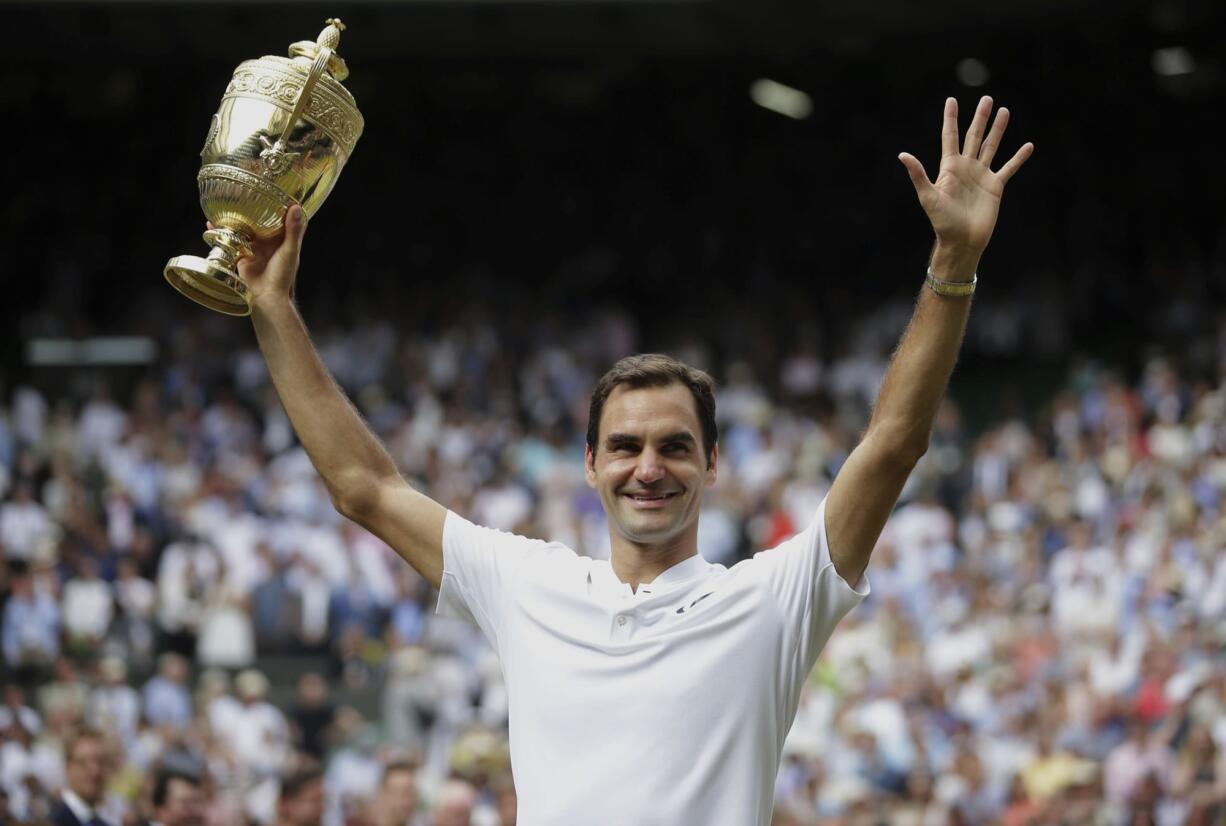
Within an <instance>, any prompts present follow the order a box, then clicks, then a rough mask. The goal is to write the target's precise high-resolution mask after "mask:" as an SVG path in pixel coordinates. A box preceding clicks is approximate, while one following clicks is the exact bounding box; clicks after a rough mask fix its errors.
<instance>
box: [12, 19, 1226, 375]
mask: <svg viewBox="0 0 1226 826" xmlns="http://www.w3.org/2000/svg"><path fill="white" fill-rule="evenodd" d="M0 8H2V9H3V12H4V19H5V21H6V26H5V28H6V30H7V32H8V42H7V45H6V47H5V48H4V50H3V51H2V53H0V98H2V100H3V103H4V111H5V112H6V114H7V115H8V117H7V119H6V120H7V122H8V129H7V130H6V132H7V139H6V140H7V142H8V147H7V149H8V151H7V152H6V160H5V173H4V190H5V199H4V203H3V206H2V207H0V209H2V210H3V211H2V213H0V226H2V227H3V236H4V239H5V243H4V244H3V245H2V247H0V271H2V272H3V273H4V283H5V288H6V289H5V299H4V302H3V310H0V320H2V322H3V324H4V327H5V329H6V330H9V331H11V332H10V334H9V335H6V336H5V339H4V345H3V351H2V354H0V365H2V366H3V370H4V372H5V373H7V374H8V375H10V376H12V377H13V378H14V379H21V378H23V377H26V376H28V374H29V372H30V369H31V368H29V367H28V366H26V364H25V361H24V351H23V342H24V341H26V340H27V339H28V338H29V337H30V336H33V335H36V334H37V335H66V336H81V335H90V334H98V333H119V334H139V335H152V336H155V337H164V336H165V335H166V334H167V333H168V331H169V330H172V329H173V328H174V326H175V325H176V324H177V323H179V319H181V318H183V317H191V316H192V315H194V314H198V313H199V312H200V311H199V310H197V308H195V307H194V306H192V305H190V304H188V303H187V302H185V301H184V300H183V299H182V298H180V297H179V296H178V295H177V294H175V293H173V291H171V290H170V289H169V288H168V287H166V286H165V285H164V284H163V283H162V278H161V268H162V266H163V264H164V262H165V260H166V259H167V258H169V257H170V256H172V255H176V254H183V253H193V254H203V250H204V246H203V244H202V243H201V242H200V240H199V235H198V233H199V231H200V229H201V224H202V217H201V214H200V212H199V207H198V205H197V202H196V193H195V183H194V179H195V171H196V168H197V167H198V157H197V155H196V151H197V149H198V145H199V142H200V140H201V139H202V136H203V134H204V132H205V130H206V128H207V122H208V117H209V115H210V114H211V113H212V112H213V111H214V110H215V108H216V106H217V103H218V101H219V100H220V95H221V92H222V91H223V90H224V88H225V84H226V82H227V79H228V78H229V75H230V73H231V72H232V70H233V68H234V66H235V65H237V64H238V63H239V62H240V61H241V60H244V59H248V58H253V57H257V56H259V55H261V54H283V53H284V51H285V48H286V47H287V46H288V44H289V43H290V42H291V41H293V40H299V39H304V38H312V37H313V36H314V35H315V33H316V32H317V31H318V29H319V28H320V26H321V24H322V21H323V18H325V17H327V16H330V15H340V16H341V17H342V18H343V19H344V20H345V21H346V23H347V24H348V26H349V29H348V31H347V32H346V33H345V35H344V36H343V38H342V43H341V48H340V52H341V54H342V55H343V56H344V57H345V58H346V60H347V61H348V63H349V66H350V69H351V77H350V79H349V80H348V81H347V82H346V85H347V86H348V88H349V89H350V90H351V91H352V92H353V94H354V96H355V97H356V99H357V101H358V104H359V106H360V108H361V110H362V112H363V114H364V116H365V118H366V131H365V134H364V136H363V137H362V139H361V141H360V142H359V144H358V146H357V149H356V151H355V153H354V155H353V158H352V159H351V162H350V163H349V164H348V166H347V167H346V169H345V172H344V174H343V175H342V177H341V179H340V181H339V182H338V184H337V187H336V189H335V190H334V192H333V194H332V195H331V197H330V199H329V201H328V203H327V204H326V206H324V208H323V209H322V210H321V214H320V215H319V216H318V220H316V221H314V222H313V225H312V228H311V231H310V235H309V236H308V242H307V243H308V249H307V253H306V258H305V261H304V264H303V270H302V276H301V280H300V290H299V295H300V299H301V301H302V304H303V307H304V312H305V314H306V316H307V319H308V322H309V323H311V324H312V326H313V327H315V326H321V325H323V326H327V325H333V324H341V325H348V324H353V323H360V322H361V321H362V320H363V319H368V318H371V317H389V316H390V317H391V318H393V319H394V320H395V321H396V322H397V323H398V324H403V325H405V326H407V327H410V328H413V329H418V330H421V331H423V332H426V333H428V332H429V331H430V329H431V327H432V326H437V325H441V324H443V323H444V322H445V321H447V320H449V319H454V318H455V317H456V316H458V315H463V314H471V313H481V312H486V313H493V314H495V315H499V316H501V317H502V319H503V320H504V322H505V323H508V324H511V325H515V324H517V323H519V324H523V325H525V332H524V335H530V334H532V333H531V331H532V330H537V329H540V328H541V327H542V325H546V326H547V322H548V321H549V320H550V319H552V318H554V317H556V318H557V319H559V320H560V323H569V322H570V321H571V320H573V319H581V318H582V316H583V313H585V312H587V311H589V310H592V309H593V308H595V307H600V306H610V305H611V306H617V307H621V308H623V309H626V310H627V311H629V312H630V313H631V314H632V315H633V316H634V317H635V319H636V320H637V321H638V322H639V324H640V342H641V344H642V345H643V346H644V347H647V348H658V349H663V348H670V347H676V346H678V344H679V343H682V342H684V341H686V340H689V339H692V338H701V339H703V340H704V341H707V342H708V346H710V347H711V348H713V349H714V350H715V351H716V353H717V355H718V356H719V358H717V359H716V360H717V361H719V362H723V361H726V360H727V359H729V358H739V359H746V360H748V361H750V363H756V364H763V365H764V364H768V363H771V362H772V360H774V359H776V358H777V357H778V356H779V354H780V353H782V352H786V350H787V349H788V348H789V347H790V346H791V344H792V343H793V341H794V340H795V339H796V337H797V336H807V337H808V338H809V339H815V340H817V341H819V342H820V346H821V348H822V350H823V351H824V353H825V354H826V355H828V356H829V355H836V354H837V353H838V352H839V350H840V348H841V347H843V346H845V340H846V336H847V334H848V327H847V324H848V322H849V321H850V320H853V319H858V318H861V317H862V316H863V315H864V314H865V313H868V312H871V311H872V310H873V309H874V308H875V307H878V306H880V305H881V304H882V303H883V302H885V301H887V300H889V299H904V300H905V299H906V298H907V297H908V296H909V295H910V294H912V293H913V292H914V290H915V289H916V285H917V283H918V282H919V280H920V278H921V277H922V273H923V264H924V258H925V255H926V253H927V250H928V246H929V244H930V230H929V229H928V226H927V222H926V220H925V219H924V216H923V214H922V212H921V211H920V209H919V208H918V205H917V204H916V203H915V199H914V194H913V192H912V189H911V186H910V184H909V182H908V181H907V178H906V175H905V174H904V171H903V169H902V167H901V165H900V164H899V163H898V162H897V160H896V159H895V158H896V155H897V153H898V152H899V151H902V150H907V151H911V152H912V153H914V154H916V155H917V156H919V157H920V158H921V160H923V161H924V162H925V164H926V166H927V168H928V169H929V171H930V172H932V173H935V170H936V167H937V164H938V154H937V153H938V130H939V123H940V112H941V102H942V100H943V98H944V97H945V96H946V95H956V96H957V97H958V98H959V99H960V101H961V103H962V108H963V112H964V117H963V125H964V127H965V123H966V120H967V117H966V116H968V115H969V111H970V109H971V108H972V107H973V104H974V101H975V99H976V98H977V97H978V96H979V95H980V94H983V93H988V94H992V95H993V96H994V97H995V98H996V100H997V101H998V103H1000V104H1002V105H1007V106H1009V107H1010V108H1011V110H1012V111H1013V114H1014V118H1013V121H1012V125H1011V128H1010V130H1009V134H1008V136H1007V140H1006V146H1005V148H1004V149H1003V150H1002V157H1003V156H1004V155H1005V154H1006V153H1011V152H1012V151H1014V150H1015V149H1016V147H1017V146H1018V145H1020V143H1021V142H1023V141H1024V140H1032V141H1034V142H1035V144H1036V145H1037V152H1036V154H1035V157H1034V158H1033V160H1032V161H1031V162H1030V163H1029V164H1028V166H1027V168H1026V169H1025V171H1024V173H1023V174H1021V175H1020V176H1019V177H1018V178H1017V179H1015V182H1014V183H1013V184H1012V185H1011V186H1010V188H1009V190H1008V193H1007V195H1006V199H1005V205H1004V210H1003V213H1002V216H1001V220H1000V224H999V226H998V229H997V233H996V237H995V238H994V240H993V243H992V246H991V247H990V249H989V251H988V253H987V255H986V257H985V259H984V262H983V266H982V270H983V271H982V273H981V275H982V283H983V289H981V291H980V296H979V299H978V300H979V304H980V311H979V312H978V313H977V314H976V315H977V316H979V317H981V319H983V318H986V319H991V318H993V317H994V315H999V314H1003V315H1004V316H1007V317H1008V318H1010V319H1011V322H1010V323H1011V324H1013V325H1015V326H1017V327H1018V328H1019V332H1018V334H1017V335H1016V336H1014V340H1013V342H1012V343H1011V344H1006V345H1003V346H1002V345H1000V344H999V343H997V344H995V345H986V346H981V345H982V342H979V341H978V339H977V337H976V335H975V330H974V327H972V334H971V336H970V340H969V341H968V348H967V351H966V357H965V359H964V362H963V370H964V371H970V372H971V374H972V375H977V374H979V375H984V376H996V375H998V374H999V369H1000V368H1001V367H1002V366H1006V367H1010V368H1012V367H1025V368H1038V369H1039V370H1040V372H1041V369H1042V367H1043V365H1044V364H1051V363H1053V362H1054V363H1060V362H1064V361H1065V360H1067V359H1068V358H1069V357H1070V356H1072V355H1074V354H1076V353H1079V352H1088V353H1090V354H1094V355H1100V356H1103V357H1105V358H1107V359H1108V360H1109V361H1111V362H1114V363H1119V364H1121V365H1122V366H1123V367H1124V368H1125V369H1130V370H1131V369H1135V368H1136V366H1137V364H1138V363H1139V359H1140V358H1142V357H1143V355H1144V352H1143V351H1144V350H1145V349H1146V348H1143V347H1142V346H1141V342H1142V341H1144V342H1149V343H1154V344H1158V345H1164V346H1166V347H1169V348H1170V349H1171V350H1172V351H1173V352H1175V353H1176V354H1179V355H1187V354H1186V353H1183V352H1182V350H1183V349H1184V348H1185V347H1186V346H1187V343H1188V342H1189V341H1190V340H1191V339H1193V338H1195V337H1196V336H1197V335H1199V334H1200V333H1201V332H1202V331H1204V330H1207V329H1209V328H1210V327H1211V326H1212V325H1213V324H1214V323H1215V316H1216V313H1217V312H1219V310H1218V308H1219V307H1220V306H1221V303H1222V298H1223V290H1224V289H1226V222H1224V219H1223V210H1222V196H1221V192H1222V187H1223V183H1224V179H1226V174H1224V171H1223V168H1224V163H1223V159H1222V156H1221V150H1220V149H1219V148H1218V145H1219V143H1220V141H1221V136H1222V135H1223V134H1224V133H1226V130H1224V129H1223V126H1224V123H1223V121H1224V116H1223V112H1224V111H1226V107H1224V106H1223V103H1224V102H1226V85H1224V76H1223V65H1222V44H1223V43H1224V42H1226V38H1223V34H1226V22H1224V21H1226V14H1224V13H1223V11H1222V6H1221V4H1219V3H1214V2H1209V0H1204V1H1203V2H1202V1H1195V2H1166V1H1165V0H1163V2H1126V3H1103V2H1095V1H1094V0H1084V1H1083V2H1077V3H1069V2H1006V3H993V4H991V6H990V7H984V6H980V5H978V4H970V3H928V4H914V3H906V2H874V3H837V4H836V3H804V4H785V3H748V2H744V3H733V2H681V3H672V2H659V3H604V2H590V3H588V2H573V3H572V2H558V3H517V2H489V3H486V2H460V3H392V2H383V3H326V4H325V3H321V4H315V3H293V4H291V3H271V4H227V3H168V4H156V5H155V4H137V3H131V4H124V3H119V4H103V3H85V4H61V3H44V4H0ZM1172 46H1181V47H1184V48H1186V49H1187V50H1188V52H1189V53H1190V54H1191V55H1192V57H1193V59H1194V66H1195V69H1194V71H1193V72H1191V73H1190V74H1184V75H1180V76H1174V77H1171V76H1162V75H1159V74H1157V73H1156V72H1155V69H1154V66H1153V62H1152V61H1153V54H1154V52H1155V50H1156V49H1160V48H1166V47H1172ZM967 57H974V58H977V59H979V60H981V61H983V63H984V64H985V65H986V66H987V67H988V69H989V72H990V78H989V80H988V82H987V83H986V84H985V85H983V86H981V87H977V88H969V87H967V86H965V85H963V84H961V83H960V82H959V80H958V77H957V74H956V71H955V67H956V65H957V63H958V62H959V61H960V60H962V59H963V58H967ZM758 77H770V78H773V79H775V80H778V81H781V82H784V83H788V84H791V85H793V86H795V87H797V88H800V89H802V90H804V91H806V92H807V93H808V94H810V95H811V96H812V98H813V100H814V113H813V115H812V116H811V117H810V118H809V119H807V120H805V121H799V122H798V121H791V120H788V119H786V118H783V117H780V116H779V115H776V114H774V113H772V112H768V111H765V110H762V109H759V108H757V107H756V106H755V105H754V104H753V103H752V102H751V101H750V99H749V96H748V93H747V92H748V87H749V84H750V83H751V82H752V81H753V80H754V79H755V78H758ZM993 308H995V311H994V310H993ZM226 323H227V324H229V325H230V332H231V333H232V335H234V336H236V337H240V336H248V335H249V325H247V324H246V322H243V321H230V322H226ZM980 323H984V322H982V321H981V322H980ZM12 332H16V333H17V334H16V335H13V334H12ZM976 371H978V372H976ZM37 378H38V379H39V380H40V382H42V383H46V382H48V381H51V382H52V383H54V382H55V381H56V378H57V377H56V376H55V375H43V376H39V377H37ZM955 389H957V388H955Z"/></svg>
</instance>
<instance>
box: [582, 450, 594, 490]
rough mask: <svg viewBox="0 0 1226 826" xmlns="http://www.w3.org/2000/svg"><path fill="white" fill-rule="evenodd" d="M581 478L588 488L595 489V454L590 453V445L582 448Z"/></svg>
mask: <svg viewBox="0 0 1226 826" xmlns="http://www.w3.org/2000/svg"><path fill="white" fill-rule="evenodd" d="M583 477H584V478H585V479H586V480H587V486H588V487H589V488H595V487H596V454H595V453H593V452H592V446H591V445H587V446H586V447H584V448H583Z"/></svg>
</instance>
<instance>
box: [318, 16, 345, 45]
mask: <svg viewBox="0 0 1226 826" xmlns="http://www.w3.org/2000/svg"><path fill="white" fill-rule="evenodd" d="M324 25H325V26H326V28H325V29H324V30H323V31H322V32H320V33H319V37H317V38H315V43H316V44H317V45H318V46H320V47H321V48H328V49H332V50H333V51H335V50H336V47H337V46H339V45H340V42H341V32H343V31H344V30H345V24H344V23H342V22H341V19H340V18H339V17H329V18H328V19H327V20H325V21H324Z"/></svg>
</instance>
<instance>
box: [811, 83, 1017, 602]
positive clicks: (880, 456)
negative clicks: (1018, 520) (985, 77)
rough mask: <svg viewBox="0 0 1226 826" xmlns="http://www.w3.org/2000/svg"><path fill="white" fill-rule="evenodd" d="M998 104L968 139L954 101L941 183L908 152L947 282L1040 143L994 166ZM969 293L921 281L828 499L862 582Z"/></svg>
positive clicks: (833, 534)
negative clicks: (961, 135)
mask: <svg viewBox="0 0 1226 826" xmlns="http://www.w3.org/2000/svg"><path fill="white" fill-rule="evenodd" d="M991 113H992V99H991V98H988V97H985V98H983V99H982V100H980V101H979V106H978V107H977V108H976V109H975V116H974V118H973V119H972V120H971V125H970V129H968V130H967V133H966V141H965V142H964V143H963V145H962V147H961V150H959V147H958V102H957V101H956V100H954V99H953V98H949V99H948V100H946V101H945V121H944V126H943V127H942V130H941V168H940V171H939V172H938V173H937V179H936V181H935V183H934V182H932V181H929V180H928V175H927V173H926V172H925V171H924V167H923V165H922V164H921V163H920V162H919V161H918V160H917V159H916V158H915V157H914V156H912V155H909V154H907V153H905V152H904V153H903V154H901V155H899V160H900V161H902V163H903V166H905V167H906V168H907V172H908V173H909V174H910V176H911V183H912V184H914V185H915V191H916V193H917V194H918V195H919V201H920V205H921V206H922V207H923V208H924V212H925V213H926V214H927V215H928V220H929V221H930V222H931V223H932V228H933V231H934V232H935V233H936V245H935V246H934V247H933V251H932V261H931V265H930V266H931V268H932V275H933V276H934V277H935V278H937V279H939V280H941V281H945V282H959V283H966V282H970V281H971V280H972V279H973V278H974V277H975V272H976V270H977V269H978V267H979V257H980V256H981V255H982V254H983V251H984V249H985V248H986V247H987V244H988V240H989V239H990V238H991V237H992V230H993V228H995V226H996V216H997V214H998V212H999V209H1000V199H1001V195H1002V194H1003V193H1004V189H1005V184H1006V183H1007V182H1008V181H1009V179H1010V178H1012V177H1013V175H1014V173H1016V172H1017V170H1018V169H1020V168H1021V166H1022V164H1024V163H1025V162H1026V159H1027V158H1029V157H1030V155H1031V153H1033V152H1034V145H1033V144H1030V143H1027V144H1025V145H1024V146H1022V148H1021V149H1019V150H1018V151H1017V154H1015V155H1014V156H1013V157H1012V158H1010V159H1009V161H1008V163H1006V164H1005V165H1004V166H1002V167H1001V168H1000V171H998V172H993V171H992V169H991V164H992V159H993V157H994V156H995V155H996V150H997V149H998V148H999V147H1000V141H1001V138H1002V137H1003V136H1004V133H1005V126H1006V125H1007V124H1008V122H1009V110H1008V109H1001V110H999V111H998V112H997V113H996V118H995V120H994V122H993V123H992V129H991V131H990V132H988V134H987V137H986V138H985V137H984V132H985V130H986V129H987V125H988V119H989V116H990V115H991ZM970 305H971V300H970V298H969V296H968V297H958V296H951V295H938V294H937V292H936V291H935V290H933V289H930V288H929V287H927V286H925V287H922V288H921V289H920V295H919V299H918V301H917V302H916V306H915V313H914V315H912V316H911V322H910V324H908V325H907V330H906V332H905V333H904V334H903V337H902V341H901V342H900V343H899V345H898V349H897V350H896V351H895V352H894V357H893V359H891V361H890V367H889V369H888V370H887V371H886V374H885V380H884V381H883V382H882V385H881V392H880V393H879V394H878V395H877V402H876V404H875V405H874V406H873V415H872V417H871V418H870V420H869V425H868V429H867V430H866V431H865V433H864V437H863V438H862V439H861V440H860V444H859V445H857V446H856V449H855V450H853V451H852V453H851V456H849V457H848V459H847V461H846V462H845V463H844V464H843V467H842V469H841V470H840V471H839V475H838V477H837V478H836V479H835V480H834V485H833V486H832V487H831V489H830V495H829V497H828V498H827V501H826V535H827V537H828V539H829V541H830V553H831V559H832V561H833V562H834V567H835V570H837V571H838V572H839V574H840V575H841V576H842V577H843V578H844V579H845V580H847V581H848V582H850V583H852V584H853V585H854V584H855V583H856V582H857V581H858V580H859V579H860V576H861V575H862V574H863V573H864V569H865V567H867V565H868V559H869V555H870V554H871V553H872V551H873V546H874V545H876V544H877V538H878V537H879V536H880V535H881V529H882V528H884V527H885V522H886V519H887V518H888V517H889V515H890V512H891V511H892V510H893V509H894V505H895V503H896V502H897V501H898V495H899V493H901V492H902V487H903V484H904V483H905V482H906V481H907V477H908V476H909V475H910V474H911V471H912V470H913V469H914V468H915V465H916V463H917V462H918V461H919V459H920V457H921V456H923V455H924V453H925V452H926V451H927V450H928V438H929V435H930V433H931V432H932V423H933V419H934V418H935V417H936V412H937V406H938V405H939V404H940V401H941V397H942V396H943V395H944V394H945V387H946V385H947V384H948V383H949V376H950V373H952V372H953V369H954V362H955V361H957V358H958V349H959V348H960V346H961V344H962V334H963V331H964V330H965V329H966V317H967V314H968V313H969V311H970Z"/></svg>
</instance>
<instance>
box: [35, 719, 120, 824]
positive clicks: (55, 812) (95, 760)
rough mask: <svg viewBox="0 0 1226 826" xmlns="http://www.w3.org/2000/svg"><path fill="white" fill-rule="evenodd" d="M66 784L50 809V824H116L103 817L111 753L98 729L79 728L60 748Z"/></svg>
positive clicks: (112, 765)
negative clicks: (62, 751) (62, 747)
mask: <svg viewBox="0 0 1226 826" xmlns="http://www.w3.org/2000/svg"><path fill="white" fill-rule="evenodd" d="M64 767H65V768H64V776H65V779H66V781H67V782H66V785H65V788H64V791H63V792H62V793H61V795H60V799H59V801H58V802H57V803H56V804H55V807H54V808H53V809H52V810H51V823H52V824H53V826H117V824H118V821H117V820H114V819H111V818H109V817H107V816H106V813H105V811H104V810H105V808H106V802H107V801H106V791H107V783H108V782H109V781H110V778H111V775H112V773H113V771H114V763H113V754H112V753H111V751H110V748H109V747H108V745H107V741H106V737H105V735H103V734H102V733H101V732H100V731H95V730H93V729H82V730H81V731H79V732H77V733H76V734H75V735H74V736H73V737H72V739H70V740H69V741H68V743H67V744H66V745H65V748H64Z"/></svg>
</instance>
